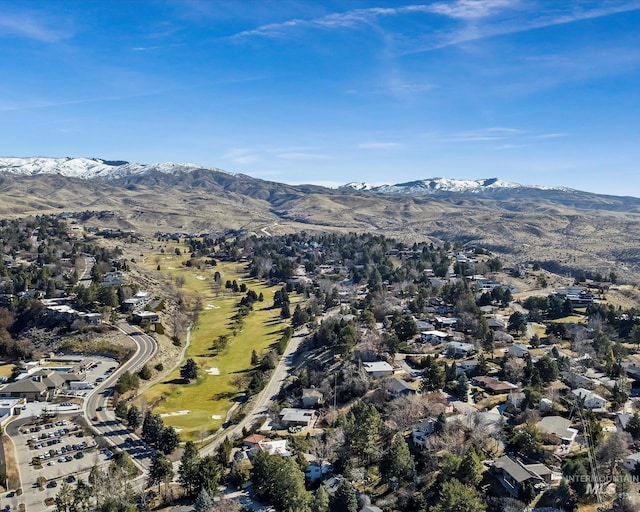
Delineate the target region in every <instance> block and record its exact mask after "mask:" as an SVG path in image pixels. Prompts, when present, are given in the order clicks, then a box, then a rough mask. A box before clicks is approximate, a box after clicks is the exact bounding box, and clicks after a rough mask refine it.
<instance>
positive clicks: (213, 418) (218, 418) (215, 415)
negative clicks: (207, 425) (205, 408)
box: [211, 414, 222, 420]
mask: <svg viewBox="0 0 640 512" xmlns="http://www.w3.org/2000/svg"><path fill="white" fill-rule="evenodd" d="M211 419H212V420H221V419H222V416H220V415H219V414H214V415H213V416H211Z"/></svg>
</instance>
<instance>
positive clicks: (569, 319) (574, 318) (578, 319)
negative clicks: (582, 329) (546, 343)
mask: <svg viewBox="0 0 640 512" xmlns="http://www.w3.org/2000/svg"><path fill="white" fill-rule="evenodd" d="M549 323H551V324H571V323H575V324H586V323H587V319H586V318H585V317H584V316H578V315H571V316H565V317H564V318H557V319H556V320H549Z"/></svg>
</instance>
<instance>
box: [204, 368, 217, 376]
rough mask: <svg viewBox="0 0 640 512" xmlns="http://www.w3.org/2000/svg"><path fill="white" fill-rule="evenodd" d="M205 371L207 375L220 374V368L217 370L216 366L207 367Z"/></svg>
mask: <svg viewBox="0 0 640 512" xmlns="http://www.w3.org/2000/svg"><path fill="white" fill-rule="evenodd" d="M207 373H208V374H209V375H220V370H218V368H209V369H208V370H207Z"/></svg>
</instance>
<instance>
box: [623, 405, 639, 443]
mask: <svg viewBox="0 0 640 512" xmlns="http://www.w3.org/2000/svg"><path fill="white" fill-rule="evenodd" d="M625 430H626V431H627V432H629V434H631V437H633V438H634V439H639V438H640V413H639V412H638V411H636V412H634V413H633V416H631V418H629V421H628V422H627V426H626V427H625Z"/></svg>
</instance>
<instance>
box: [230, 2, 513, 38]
mask: <svg viewBox="0 0 640 512" xmlns="http://www.w3.org/2000/svg"><path fill="white" fill-rule="evenodd" d="M513 3H514V0H457V1H456V2H452V3H444V2H440V3H437V4H432V5H427V4H414V5H405V6H401V7H371V8H367V9H352V10H350V11H345V12H339V13H331V14H327V15H325V16H321V17H319V18H313V19H309V20H305V19H301V18H295V19H291V20H287V21H283V22H280V23H269V24H266V25H262V26H260V27H257V28H255V29H251V30H245V31H242V32H239V33H237V34H235V35H234V36H232V37H233V38H236V39H240V38H244V37H284V36H286V35H287V34H288V32H289V30H291V29H295V28H301V27H302V28H318V29H337V28H348V29H353V28H358V27H361V26H367V25H370V24H372V23H374V22H375V21H376V20H377V19H379V18H382V17H388V16H398V15H402V14H415V13H425V14H428V13H430V14H441V15H444V16H448V17H452V18H461V19H477V18H482V17H485V16H489V15H491V14H493V12H494V11H496V10H498V9H500V8H504V7H509V6H510V5H511V4H513Z"/></svg>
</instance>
